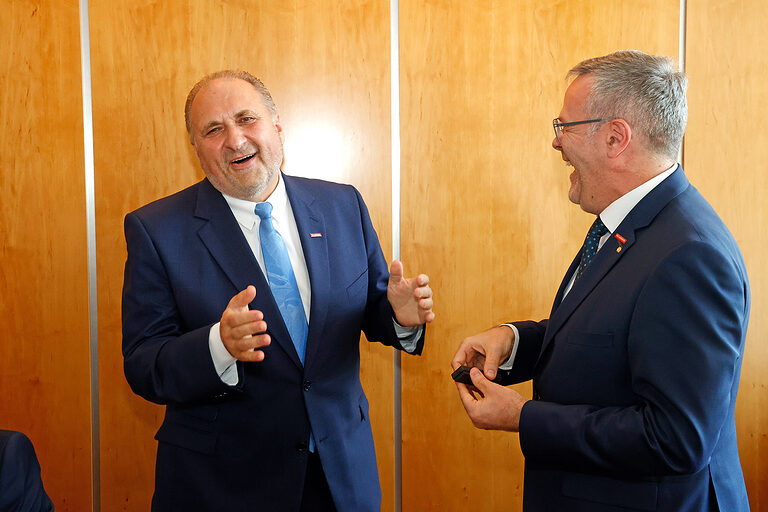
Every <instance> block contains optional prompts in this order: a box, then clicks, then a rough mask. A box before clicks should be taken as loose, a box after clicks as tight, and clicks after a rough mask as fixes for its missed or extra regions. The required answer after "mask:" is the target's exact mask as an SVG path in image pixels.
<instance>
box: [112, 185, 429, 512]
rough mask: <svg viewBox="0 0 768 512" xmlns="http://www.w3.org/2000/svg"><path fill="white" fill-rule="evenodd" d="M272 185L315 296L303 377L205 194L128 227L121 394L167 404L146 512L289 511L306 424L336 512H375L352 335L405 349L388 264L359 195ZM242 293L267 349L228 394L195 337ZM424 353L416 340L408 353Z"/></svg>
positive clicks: (276, 318) (240, 248)
mask: <svg viewBox="0 0 768 512" xmlns="http://www.w3.org/2000/svg"><path fill="white" fill-rule="evenodd" d="M282 178H283V179H284V180H285V186H286V191H287V194H288V198H289V200H290V203H291V207H292V209H293V214H294V217H295V218H296V224H297V227H298V231H299V236H300V239H301V245H302V249H303V252H304V257H305V259H306V262H307V268H308V271H309V278H310V284H311V289H312V299H311V307H310V318H309V334H308V340H307V354H306V359H305V365H304V366H302V364H301V363H300V361H299V358H298V355H297V353H296V350H295V349H294V346H293V343H292V342H291V339H290V337H289V335H288V332H287V330H286V327H285V324H284V323H283V321H282V317H281V316H280V313H279V310H278V308H277V305H276V304H275V301H274V299H273V297H272V295H271V293H270V291H269V285H268V283H267V281H266V279H265V277H264V275H263V274H262V272H261V270H260V268H259V266H258V263H257V262H256V259H255V257H254V256H253V253H252V252H251V249H250V248H249V246H248V243H247V242H246V240H245V237H244V236H243V234H242V232H241V230H240V227H239V226H238V224H237V222H236V220H235V218H234V216H233V215H232V212H231V210H230V208H229V206H228V205H227V203H226V201H225V200H224V198H223V196H222V195H221V193H219V192H218V191H217V190H216V189H214V187H213V186H212V185H211V184H210V183H209V182H208V181H207V180H203V181H202V182H200V183H198V184H196V185H194V186H192V187H190V188H187V189H185V190H183V191H181V192H179V193H177V194H174V195H172V196H169V197H166V198H164V199H161V200H159V201H155V202H154V203H151V204H149V205H147V206H145V207H143V208H140V209H139V210H137V211H135V212H133V213H130V214H128V215H127V216H126V218H125V235H126V241H127V246H128V258H127V262H126V267H125V281H124V289H123V355H124V362H125V375H126V378H127V380H128V383H129V384H130V386H131V388H132V389H133V390H134V392H136V393H138V394H139V395H141V396H143V397H144V398H146V399H147V400H150V401H152V402H155V403H159V404H167V407H166V413H165V419H164V421H163V424H162V426H161V427H160V430H159V431H158V432H157V435H156V439H157V440H158V441H159V443H158V454H157V465H156V484H155V495H154V497H153V510H163V511H165V510H185V511H196V510H201V511H202V510H211V511H212V510H233V511H234V510H238V511H239V510H280V511H292V510H298V509H299V505H300V501H301V494H302V486H303V479H304V474H305V469H306V460H307V442H308V439H309V433H310V425H311V430H312V432H313V435H314V438H315V440H316V442H317V453H318V454H319V456H320V459H321V461H322V465H323V468H324V471H325V474H326V477H327V480H328V484H329V486H330V489H331V493H332V495H333V499H334V502H335V504H336V507H337V508H338V510H340V511H347V510H349V511H374V510H375V511H378V510H379V507H380V500H381V491H380V487H379V480H378V472H377V467H376V456H375V453H374V446H373V436H372V433H371V426H370V422H369V417H368V402H367V399H366V397H365V394H364V393H363V389H362V386H361V383H360V354H359V341H360V333H361V331H363V332H364V333H365V335H366V337H367V338H368V339H369V340H375V341H381V342H383V343H385V344H387V345H393V346H395V347H397V348H402V347H400V345H399V342H398V339H397V336H396V334H395V332H394V327H393V322H392V318H393V316H392V309H391V306H390V305H389V302H388V300H387V298H386V287H387V280H388V278H389V273H388V269H387V263H386V260H385V259H384V256H383V255H382V251H381V247H380V245H379V241H378V238H377V236H376V233H375V231H374V229H373V226H372V225H371V221H370V218H369V216H368V211H367V209H366V207H365V204H364V203H363V200H362V198H361V197H360V194H359V193H358V192H357V190H355V189H354V188H353V187H351V186H348V185H340V184H335V183H329V182H323V181H318V180H309V179H303V178H295V177H290V176H283V177H282ZM318 233H319V236H318V235H317V234H318ZM310 234H314V235H313V236H310ZM249 284H252V285H255V287H256V298H255V299H254V301H253V302H252V303H251V305H250V307H251V308H252V309H258V310H261V311H262V312H263V313H264V316H265V320H266V322H267V325H268V332H269V334H270V335H271V337H272V344H271V345H270V346H269V347H267V348H266V349H265V355H266V359H265V360H264V361H263V362H260V363H245V364H243V363H240V362H238V363H237V365H238V373H239V379H240V380H239V383H238V384H237V386H235V387H230V386H228V385H226V384H224V383H223V382H222V381H221V379H220V378H219V376H218V375H217V373H216V371H215V369H214V366H213V362H212V360H211V355H210V352H209V348H208V332H209V330H210V327H211V325H212V324H214V323H215V322H218V321H219V320H220V318H221V314H222V312H223V311H224V309H225V308H226V306H227V304H228V302H229V300H230V299H231V298H232V297H233V296H234V295H235V294H237V293H238V292H239V291H241V290H243V289H244V288H246V286H248V285H249ZM422 346H423V337H422V338H421V339H420V340H419V344H418V348H417V351H416V352H417V353H420V352H421V347H422Z"/></svg>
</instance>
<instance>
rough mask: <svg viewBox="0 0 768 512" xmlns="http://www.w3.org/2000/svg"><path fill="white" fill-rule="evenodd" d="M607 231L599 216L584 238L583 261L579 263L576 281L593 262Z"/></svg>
mask: <svg viewBox="0 0 768 512" xmlns="http://www.w3.org/2000/svg"><path fill="white" fill-rule="evenodd" d="M607 232H608V228H607V227H605V224H603V221H601V220H600V217H599V216H598V217H597V218H596V219H595V222H593V223H592V227H591V228H589V232H588V233H587V237H586V238H585V239H584V246H583V247H582V249H581V262H580V263H579V268H578V269H577V270H576V278H575V279H574V280H573V282H574V283H575V282H576V281H578V279H579V278H580V277H581V274H583V273H584V269H586V268H587V266H588V265H589V264H590V263H592V258H594V257H595V254H597V247H598V245H599V243H600V238H602V236H603V235H604V234H606V233H607Z"/></svg>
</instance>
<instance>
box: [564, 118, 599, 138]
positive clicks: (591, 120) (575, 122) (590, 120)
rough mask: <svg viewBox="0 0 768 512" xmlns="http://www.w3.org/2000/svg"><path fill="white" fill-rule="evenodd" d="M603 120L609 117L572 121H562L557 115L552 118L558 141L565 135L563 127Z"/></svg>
mask: <svg viewBox="0 0 768 512" xmlns="http://www.w3.org/2000/svg"><path fill="white" fill-rule="evenodd" d="M603 121H608V119H603V118H600V119H587V120H586V121H571V122H570V123H561V122H560V118H559V117H556V118H554V119H553V120H552V129H553V130H554V131H555V138H556V139H557V142H560V139H561V138H562V137H563V128H564V127H566V126H575V125H577V124H587V123H600V122H603ZM558 130H559V132H558Z"/></svg>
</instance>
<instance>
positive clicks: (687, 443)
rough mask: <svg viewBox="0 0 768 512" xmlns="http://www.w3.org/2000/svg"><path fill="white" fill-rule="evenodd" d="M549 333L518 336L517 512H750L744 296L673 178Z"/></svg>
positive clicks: (729, 243)
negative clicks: (740, 415)
mask: <svg viewBox="0 0 768 512" xmlns="http://www.w3.org/2000/svg"><path fill="white" fill-rule="evenodd" d="M614 234H618V235H620V236H621V237H623V238H624V239H625V240H626V241H620V240H619V239H618V238H617V237H615V236H614V237H611V238H610V239H609V240H608V241H607V242H606V243H605V245H604V246H603V247H602V249H601V250H600V252H598V254H597V255H596V257H595V259H594V260H593V262H592V263H591V264H590V266H589V267H588V268H587V269H586V271H585V273H584V274H583V276H582V277H581V278H580V279H579V281H577V282H576V283H575V284H574V286H573V288H572V289H571V291H570V293H568V295H566V296H565V298H562V297H563V291H564V289H565V286H566V284H567V283H568V281H569V280H570V277H571V274H572V273H573V272H574V271H575V269H576V266H577V265H578V257H577V258H576V259H575V260H574V261H573V264H572V265H571V268H570V269H569V270H568V273H567V274H566V276H565V278H564V280H563V284H562V285H561V287H560V290H559V291H558V293H557V297H556V299H555V305H554V307H553V309H552V312H551V315H550V318H549V320H546V321H543V322H520V323H516V324H515V325H516V326H517V327H518V329H519V331H520V344H519V348H518V354H517V357H516V360H515V366H514V368H513V370H512V371H511V373H510V374H509V375H508V376H507V382H515V381H522V380H527V379H531V378H533V386H534V400H533V401H529V402H527V403H526V405H525V406H524V407H523V410H522V415H521V418H520V444H521V448H522V451H523V454H524V455H525V460H526V468H525V489H524V509H525V510H529V511H549V510H553V511H554V510H557V511H559V510H568V511H571V512H578V511H597V510H599V511H614V510H615V511H619V510H621V511H625V510H649V511H650V510H658V511H668V512H683V511H701V512H704V511H711V510H720V511H725V512H740V511H745V510H749V503H748V501H747V494H746V489H745V485H744V479H743V476H742V471H741V466H740V463H739V454H738V449H737V445H736V425H735V420H734V407H735V403H736V392H737V389H738V384H739V375H740V371H741V362H742V356H743V354H744V338H745V335H746V331H747V321H748V317H749V307H750V292H749V284H748V280H747V272H746V269H745V266H744V261H743V259H742V256H741V253H740V251H739V248H738V247H737V245H736V242H735V241H734V239H733V237H732V236H731V234H730V233H729V231H728V229H727V228H726V227H725V225H724V224H723V223H722V221H721V220H720V219H719V218H718V216H717V215H716V214H715V212H714V211H713V210H712V208H711V207H710V205H709V204H708V203H707V202H706V201H705V200H704V198H703V197H702V196H701V195H700V194H699V193H698V191H696V189H695V188H694V187H693V186H691V185H690V184H689V183H688V180H687V179H686V177H685V175H684V173H683V170H682V168H678V169H677V170H676V171H675V172H674V173H672V175H670V176H669V177H668V178H667V179H665V180H664V181H663V182H662V183H661V184H659V185H658V186H657V187H656V188H655V189H653V190H652V191H651V192H650V193H649V194H648V195H647V196H646V197H645V198H643V199H642V200H641V201H640V203H638V204H637V206H636V207H635V208H634V209H633V210H632V211H631V212H630V213H629V215H628V216H627V217H626V218H625V219H624V221H623V222H622V223H621V225H620V226H619V227H618V228H617V230H616V231H615V233H614Z"/></svg>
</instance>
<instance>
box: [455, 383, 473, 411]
mask: <svg viewBox="0 0 768 512" xmlns="http://www.w3.org/2000/svg"><path fill="white" fill-rule="evenodd" d="M456 389H458V391H459V398H460V399H461V403H462V405H464V409H465V410H466V411H467V413H468V414H469V416H470V418H471V417H472V410H473V409H474V408H475V406H476V405H477V399H476V398H475V397H474V396H473V395H472V392H471V391H470V390H469V388H468V387H467V386H466V385H465V384H462V383H461V382H457V383H456Z"/></svg>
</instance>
